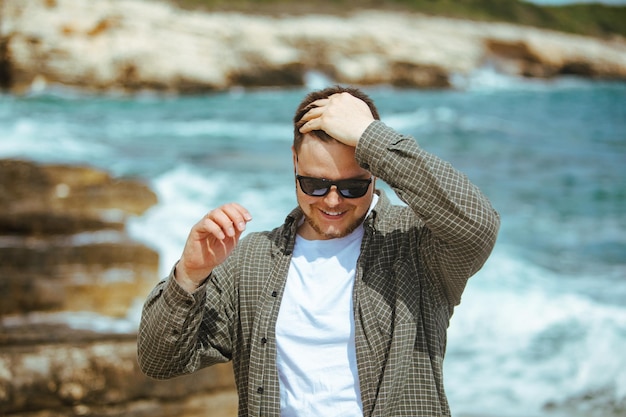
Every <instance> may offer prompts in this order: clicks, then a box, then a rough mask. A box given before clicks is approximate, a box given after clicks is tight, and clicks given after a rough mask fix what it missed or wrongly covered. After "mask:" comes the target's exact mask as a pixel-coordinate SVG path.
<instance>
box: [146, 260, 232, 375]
mask: <svg viewBox="0 0 626 417" xmlns="http://www.w3.org/2000/svg"><path fill="white" fill-rule="evenodd" d="M174 270H175V268H172V272H171V273H170V275H169V276H168V277H167V278H166V279H165V280H163V281H161V282H159V283H158V284H157V286H156V287H155V288H154V289H153V290H152V292H151V293H150V294H149V295H148V297H147V299H146V301H145V303H144V307H143V311H142V317H141V321H140V325H139V334H138V337H137V353H138V361H139V366H140V368H141V370H142V372H144V373H145V374H146V375H148V376H150V377H152V378H156V379H167V378H172V377H175V376H179V375H183V374H188V373H191V372H194V371H196V370H198V369H200V368H203V367H205V366H209V365H212V364H215V363H218V362H226V361H228V360H229V359H230V337H229V331H228V330H226V329H228V325H227V324H226V323H225V321H226V320H227V317H228V316H229V314H226V313H224V312H222V311H220V310H222V308H221V307H219V306H220V304H222V302H221V301H215V297H211V294H212V292H213V290H214V288H215V287H214V285H215V283H214V282H213V280H212V277H209V279H207V280H206V281H205V282H204V283H203V284H202V285H201V286H200V287H199V288H198V289H197V290H196V291H195V292H193V293H188V292H187V291H185V290H184V289H183V288H182V287H181V286H180V285H179V284H178V282H177V281H176V279H175V278H174ZM210 300H213V302H214V304H215V305H214V306H213V307H209V308H207V305H209V304H211V301H210ZM209 338H211V339H213V340H211V341H210V342H209V340H208V339H209Z"/></svg>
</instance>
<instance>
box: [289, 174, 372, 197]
mask: <svg viewBox="0 0 626 417" xmlns="http://www.w3.org/2000/svg"><path fill="white" fill-rule="evenodd" d="M296 179H297V180H298V183H299V184H300V189H301V190H302V192H303V193H304V194H307V195H311V196H313V197H324V196H325V195H326V194H328V193H329V192H330V188H331V187H332V186H333V185H334V186H336V187H337V191H338V192H339V194H341V196H342V197H344V198H359V197H363V196H364V195H365V193H367V190H368V189H369V187H370V184H371V183H372V179H371V178H368V179H366V180H359V179H353V180H338V181H332V180H327V179H325V178H315V177H304V176H302V175H296Z"/></svg>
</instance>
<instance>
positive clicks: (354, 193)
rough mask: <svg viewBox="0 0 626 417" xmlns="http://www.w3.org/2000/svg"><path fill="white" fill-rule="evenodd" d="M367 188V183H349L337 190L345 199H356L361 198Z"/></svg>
mask: <svg viewBox="0 0 626 417" xmlns="http://www.w3.org/2000/svg"><path fill="white" fill-rule="evenodd" d="M369 187H370V183H369V182H365V181H359V182H356V181H350V182H349V183H344V184H342V185H341V188H339V193H340V194H341V195H342V196H344V197H345V198H358V197H363V196H364V195H365V193H367V189H368V188H369Z"/></svg>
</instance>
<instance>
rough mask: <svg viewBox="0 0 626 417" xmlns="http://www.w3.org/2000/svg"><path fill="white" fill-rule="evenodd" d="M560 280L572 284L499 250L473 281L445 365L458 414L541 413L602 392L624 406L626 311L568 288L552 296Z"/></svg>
mask: <svg viewBox="0 0 626 417" xmlns="http://www.w3.org/2000/svg"><path fill="white" fill-rule="evenodd" d="M555 281H556V282H558V281H561V282H563V284H565V282H567V281H566V280H564V279H563V278H562V277H558V276H555V274H554V273H551V272H550V271H547V270H545V269H542V268H539V267H536V266H533V265H530V264H528V263H526V262H523V261H522V260H521V259H518V258H517V257H515V256H514V255H512V254H511V253H510V252H509V251H508V250H507V249H506V248H497V249H496V251H495V252H494V254H493V255H492V258H491V259H490V260H489V261H488V263H487V265H486V266H485V268H484V269H483V270H482V271H481V272H480V273H479V274H478V275H477V276H476V277H475V278H472V280H470V283H469V285H468V288H467V290H466V292H465V293H464V296H463V302H462V304H461V305H460V306H459V307H457V309H456V311H455V315H454V317H453V319H452V322H451V326H450V329H449V341H448V357H447V359H446V362H445V373H446V375H447V379H446V385H447V387H448V390H449V392H450V393H451V394H452V395H451V403H452V404H453V405H454V406H455V407H454V408H455V409H456V410H457V412H465V413H472V412H476V413H479V412H480V410H485V409H493V410H505V409H509V410H511V409H513V410H515V413H516V414H517V415H519V414H524V413H526V414H527V415H534V414H538V413H540V412H541V410H542V409H543V408H544V407H545V406H546V405H548V404H552V405H559V404H560V405H563V404H567V403H568V401H570V400H571V399H572V398H580V397H585V396H588V395H589V394H593V393H594V392H596V391H604V392H610V393H612V394H611V395H612V396H613V397H614V400H615V401H616V402H617V403H619V401H623V399H624V397H625V396H624V392H625V390H626V357H625V356H624V355H623V352H622V350H623V349H622V347H623V346H624V345H625V344H626V310H624V309H623V308H622V307H617V306H611V305H606V304H600V303H598V302H596V301H594V300H592V299H590V298H587V297H585V296H584V295H581V294H578V293H577V292H573V291H572V290H571V289H569V288H568V287H567V286H565V285H562V286H561V288H555V289H554V290H553V291H546V288H545V284H546V283H547V282H555ZM512 381H515V383H511V382H512ZM478 384H480V386H481V396H482V397H483V398H488V399H489V400H488V402H487V403H485V402H483V401H480V402H477V401H476V398H475V395H476V393H475V390H474V389H473V388H471V387H472V386H474V385H478ZM486 405H488V407H487V408H486ZM512 405H513V408H512ZM583 405H584V404H583Z"/></svg>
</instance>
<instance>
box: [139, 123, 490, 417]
mask: <svg viewBox="0 0 626 417" xmlns="http://www.w3.org/2000/svg"><path fill="white" fill-rule="evenodd" d="M356 159H357V161H358V162H359V164H360V165H361V166H362V167H363V168H365V169H367V170H369V171H370V172H371V173H372V174H373V175H375V176H376V177H379V178H381V179H383V180H384V181H385V182H386V183H387V184H389V185H390V186H391V187H392V188H393V190H394V191H395V192H396V193H397V195H398V196H399V198H400V199H402V200H403V201H404V202H405V203H406V204H407V206H395V205H392V204H391V203H390V201H389V199H388V198H387V197H386V196H385V194H384V193H383V192H382V191H379V190H377V191H376V192H377V193H379V195H380V199H379V201H378V203H377V204H376V206H375V207H374V209H373V211H372V212H371V213H370V215H369V216H368V217H367V218H366V220H365V223H364V228H365V234H364V237H363V242H362V245H361V255H360V257H359V260H358V263H357V271H356V278H355V284H354V290H353V291H354V292H353V301H354V319H355V327H356V330H355V331H356V354H357V368H358V372H359V381H360V390H361V399H362V402H363V414H364V416H367V417H369V416H379V417H393V416H407V417H408V416H411V417H415V416H449V415H450V410H449V406H448V402H447V399H446V395H445V392H444V383H443V375H442V364H443V359H444V355H445V350H446V332H447V328H448V324H449V320H450V317H451V316H452V313H453V310H454V306H455V305H457V304H458V303H459V302H460V301H461V294H462V292H463V289H464V288H465V285H466V283H467V280H468V278H469V277H470V276H472V275H473V274H474V273H475V272H476V271H478V270H479V269H480V268H481V267H482V265H483V264H484V262H485V261H486V260H487V258H488V256H489V254H490V253H491V250H492V248H493V245H494V244H495V240H496V235H497V232H498V228H499V224H500V220H499V216H498V214H497V213H496V212H495V211H494V209H493V208H492V207H491V204H490V203H489V201H488V200H487V199H486V198H485V196H483V194H482V193H481V192H480V191H479V190H478V188H477V187H475V186H474V185H473V184H471V183H470V182H469V180H468V179H467V178H466V177H465V176H464V175H463V174H461V173H460V172H458V171H456V170H455V169H454V168H452V166H451V165H450V164H448V163H447V162H444V161H442V160H441V159H439V158H438V157H436V156H434V155H432V154H430V153H427V152H425V151H424V150H422V149H421V148H420V147H419V146H418V144H417V142H416V141H415V139H413V138H412V137H410V136H404V135H401V134H398V133H397V132H395V131H394V130H393V129H391V128H389V127H387V126H386V125H385V124H384V123H382V122H380V121H375V122H373V123H372V124H371V125H370V126H369V127H368V128H367V130H366V131H365V132H364V134H363V136H362V137H361V139H360V141H359V144H358V145H357V148H356ZM301 216H302V212H301V211H300V209H299V208H296V209H295V210H293V211H292V212H291V213H290V214H289V215H288V216H287V218H286V220H285V223H284V224H283V225H282V226H280V227H278V228H276V229H274V230H272V231H269V232H261V233H250V234H249V235H247V236H246V237H245V238H243V239H242V240H241V242H240V243H239V245H238V246H237V247H236V248H235V250H234V251H233V253H232V254H231V256H230V257H229V258H228V259H227V260H226V262H224V263H223V264H222V265H220V266H219V267H217V268H216V269H215V270H214V271H213V273H212V274H211V275H210V276H209V278H208V279H207V280H206V281H205V283H204V284H203V285H202V286H201V287H200V288H199V289H198V290H197V291H196V292H194V293H193V294H189V293H187V292H186V291H184V290H183V289H182V288H181V287H179V286H178V284H177V283H176V281H175V279H174V278H173V275H171V274H170V276H169V277H168V278H167V279H165V280H164V281H162V282H160V283H159V284H158V285H157V286H156V288H155V289H154V290H153V291H152V293H151V294H150V295H149V296H148V299H147V300H146V302H145V305H144V310H143V316H142V320H141V324H140V329H139V337H138V354H139V363H140V366H141V369H142V370H143V372H145V373H146V374H147V375H149V376H151V377H154V378H159V379H165V378H171V377H174V376H178V375H182V374H187V373H191V372H194V371H196V370H198V369H200V368H202V367H205V366H210V365H212V364H215V363H218V362H226V361H230V360H232V361H233V368H234V372H235V380H236V384H237V391H238V394H239V416H279V415H280V398H279V391H280V389H279V380H278V374H277V368H276V343H275V326H276V320H277V316H278V310H279V307H280V302H281V297H282V294H283V289H284V287H285V281H286V278H287V272H288V270H289V264H290V260H291V254H292V250H293V247H294V241H295V236H296V229H297V226H298V223H299V220H300V219H301Z"/></svg>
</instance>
